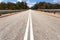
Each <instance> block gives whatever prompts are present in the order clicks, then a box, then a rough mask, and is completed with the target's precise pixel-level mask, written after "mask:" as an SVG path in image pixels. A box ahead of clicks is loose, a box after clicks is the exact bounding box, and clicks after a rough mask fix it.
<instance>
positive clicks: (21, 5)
mask: <svg viewBox="0 0 60 40" xmlns="http://www.w3.org/2000/svg"><path fill="white" fill-rule="evenodd" d="M21 9H28V6H27V3H26V2H16V3H12V2H8V3H5V2H1V3H0V10H21Z"/></svg>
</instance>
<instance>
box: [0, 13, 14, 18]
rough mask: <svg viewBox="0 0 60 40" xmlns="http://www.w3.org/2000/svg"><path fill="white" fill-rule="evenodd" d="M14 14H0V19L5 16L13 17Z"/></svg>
mask: <svg viewBox="0 0 60 40" xmlns="http://www.w3.org/2000/svg"><path fill="white" fill-rule="evenodd" d="M14 14H15V13H7V14H2V15H1V16H0V18H2V17H6V16H10V15H14Z"/></svg>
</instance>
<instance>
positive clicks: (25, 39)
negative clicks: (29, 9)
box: [24, 15, 29, 40]
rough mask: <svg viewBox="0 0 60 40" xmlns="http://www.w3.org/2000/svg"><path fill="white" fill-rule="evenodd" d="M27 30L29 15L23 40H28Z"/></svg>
mask: <svg viewBox="0 0 60 40" xmlns="http://www.w3.org/2000/svg"><path fill="white" fill-rule="evenodd" d="M28 29H29V15H28V21H27V27H26V31H25V35H24V40H27V39H28Z"/></svg>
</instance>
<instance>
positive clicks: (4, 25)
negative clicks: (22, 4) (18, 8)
mask: <svg viewBox="0 0 60 40" xmlns="http://www.w3.org/2000/svg"><path fill="white" fill-rule="evenodd" d="M0 40H60V18H58V17H54V16H50V15H46V14H43V12H40V13H39V12H38V11H35V10H27V11H24V12H19V13H17V14H14V15H11V16H6V17H3V18H0Z"/></svg>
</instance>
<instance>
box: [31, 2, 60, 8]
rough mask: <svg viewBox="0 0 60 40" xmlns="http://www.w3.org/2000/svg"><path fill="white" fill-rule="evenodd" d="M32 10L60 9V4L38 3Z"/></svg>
mask: <svg viewBox="0 0 60 40" xmlns="http://www.w3.org/2000/svg"><path fill="white" fill-rule="evenodd" d="M31 9H60V4H58V3H55V4H52V3H47V2H39V3H36V4H35V5H34V6H33V7H31Z"/></svg>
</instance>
